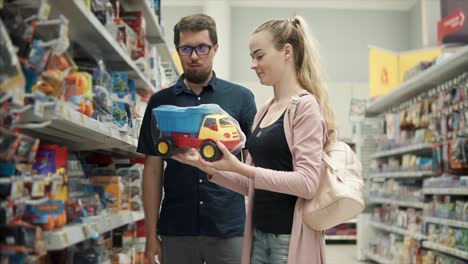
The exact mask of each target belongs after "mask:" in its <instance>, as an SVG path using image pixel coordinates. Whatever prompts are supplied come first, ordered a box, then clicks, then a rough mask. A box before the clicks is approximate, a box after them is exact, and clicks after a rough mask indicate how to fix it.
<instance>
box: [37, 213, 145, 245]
mask: <svg viewBox="0 0 468 264" xmlns="http://www.w3.org/2000/svg"><path fill="white" fill-rule="evenodd" d="M143 218H144V215H143V212H130V211H125V212H120V213H115V214H103V215H99V216H94V217H90V218H89V219H87V221H86V222H85V223H81V224H72V225H67V226H65V227H62V228H60V229H58V230H56V231H52V232H45V237H46V248H47V250H48V251H51V250H61V249H64V248H67V247H69V246H72V245H74V244H77V243H80V242H83V241H85V240H88V239H90V238H91V237H90V235H89V231H87V230H89V229H90V228H89V227H90V226H91V227H92V228H94V230H95V231H96V232H97V233H99V234H102V233H105V232H108V231H110V230H113V229H115V228H118V227H121V226H123V225H126V224H130V223H133V222H136V221H139V220H142V219H143Z"/></svg>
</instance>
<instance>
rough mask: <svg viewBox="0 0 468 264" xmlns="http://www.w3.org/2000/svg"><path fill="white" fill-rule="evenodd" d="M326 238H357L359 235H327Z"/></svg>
mask: <svg viewBox="0 0 468 264" xmlns="http://www.w3.org/2000/svg"><path fill="white" fill-rule="evenodd" d="M325 239H326V240H356V239H357V236H356V235H346V236H340V235H326V236H325Z"/></svg>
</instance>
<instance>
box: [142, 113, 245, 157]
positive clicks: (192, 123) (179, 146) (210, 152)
mask: <svg viewBox="0 0 468 264" xmlns="http://www.w3.org/2000/svg"><path fill="white" fill-rule="evenodd" d="M152 113H153V118H152V128H151V130H152V137H153V142H154V145H155V148H156V153H157V154H158V155H160V156H171V155H173V154H175V153H181V152H184V151H186V150H187V149H196V150H198V151H199V152H200V154H201V156H202V158H203V159H205V160H208V161H215V160H218V159H220V158H221V157H222V152H221V150H220V149H219V148H218V146H217V145H216V141H219V142H221V143H223V144H224V145H225V146H226V147H227V148H228V149H229V150H230V151H231V152H232V153H238V152H239V151H240V150H241V149H242V147H243V145H244V143H245V135H244V133H243V132H242V130H241V129H240V126H239V124H238V123H237V121H236V120H235V119H234V118H232V117H231V116H230V115H229V114H227V113H226V112H225V111H224V110H223V109H222V108H221V107H219V106H218V105H216V104H203V105H200V106H195V107H177V106H172V105H162V106H159V107H157V108H154V109H153V110H152Z"/></svg>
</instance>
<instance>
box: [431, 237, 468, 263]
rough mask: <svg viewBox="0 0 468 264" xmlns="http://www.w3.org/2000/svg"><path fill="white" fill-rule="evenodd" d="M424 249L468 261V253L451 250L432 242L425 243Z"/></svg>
mask: <svg viewBox="0 0 468 264" xmlns="http://www.w3.org/2000/svg"><path fill="white" fill-rule="evenodd" d="M423 247H424V248H427V249H432V250H436V251H439V252H442V253H445V254H450V255H452V256H455V257H459V258H461V259H464V260H468V252H466V251H462V250H459V249H454V248H450V247H447V246H444V245H441V244H438V243H434V242H430V241H423Z"/></svg>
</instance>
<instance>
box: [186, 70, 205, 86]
mask: <svg viewBox="0 0 468 264" xmlns="http://www.w3.org/2000/svg"><path fill="white" fill-rule="evenodd" d="M210 73H211V70H209V71H204V70H201V71H193V70H185V71H184V77H185V79H186V80H187V81H189V82H191V83H195V84H201V83H204V82H206V81H207V79H208V77H209V76H210Z"/></svg>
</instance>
